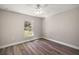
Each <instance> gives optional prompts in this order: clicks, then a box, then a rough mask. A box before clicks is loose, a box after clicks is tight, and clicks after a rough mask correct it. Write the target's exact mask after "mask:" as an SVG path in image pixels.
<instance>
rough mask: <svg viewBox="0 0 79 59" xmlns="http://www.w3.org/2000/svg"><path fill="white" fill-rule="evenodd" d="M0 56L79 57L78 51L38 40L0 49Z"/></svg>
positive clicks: (44, 40) (41, 39)
mask: <svg viewBox="0 0 79 59" xmlns="http://www.w3.org/2000/svg"><path fill="white" fill-rule="evenodd" d="M0 55H79V50H76V49H73V48H70V47H67V46H64V45H61V44H58V43H55V42H52V41H49V40H46V39H43V38H40V39H37V40H33V41H30V42H25V43H23V44H18V45H14V46H11V47H7V48H3V49H0Z"/></svg>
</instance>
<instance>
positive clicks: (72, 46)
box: [44, 37, 79, 50]
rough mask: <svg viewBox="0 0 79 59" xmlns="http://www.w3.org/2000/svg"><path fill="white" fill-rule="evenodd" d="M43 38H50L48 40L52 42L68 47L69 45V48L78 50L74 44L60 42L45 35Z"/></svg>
mask: <svg viewBox="0 0 79 59" xmlns="http://www.w3.org/2000/svg"><path fill="white" fill-rule="evenodd" d="M44 38H45V39H47V40H50V41H53V42H56V43H59V44H62V45H65V46H68V47H71V48H74V49H77V50H79V47H77V46H75V45H71V44H67V43H64V42H60V41H57V40H54V39H51V38H46V37H44Z"/></svg>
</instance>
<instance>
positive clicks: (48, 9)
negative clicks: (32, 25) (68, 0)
mask: <svg viewBox="0 0 79 59" xmlns="http://www.w3.org/2000/svg"><path fill="white" fill-rule="evenodd" d="M40 5H41V4H40ZM76 7H79V5H77V4H76V5H75V4H46V5H44V4H42V5H41V10H40V11H41V12H42V13H40V14H36V9H35V8H36V4H0V9H5V10H10V11H14V12H18V13H22V14H27V15H32V16H37V17H47V16H49V15H55V14H57V13H60V12H64V11H67V10H70V9H72V8H76Z"/></svg>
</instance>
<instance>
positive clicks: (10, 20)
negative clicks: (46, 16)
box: [0, 10, 42, 47]
mask: <svg viewBox="0 0 79 59" xmlns="http://www.w3.org/2000/svg"><path fill="white" fill-rule="evenodd" d="M26 20H28V21H31V22H32V25H33V32H34V37H40V36H41V33H42V25H41V23H42V18H39V17H33V16H28V15H23V14H19V13H15V12H10V11H5V10H0V47H1V46H5V45H9V44H13V43H17V42H21V41H24V40H27V38H26V39H24V35H23V34H24V21H26ZM28 40H30V38H29V39H28Z"/></svg>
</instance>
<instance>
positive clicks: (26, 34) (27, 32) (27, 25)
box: [24, 21, 33, 37]
mask: <svg viewBox="0 0 79 59" xmlns="http://www.w3.org/2000/svg"><path fill="white" fill-rule="evenodd" d="M31 36H33V32H32V24H31V23H30V22H28V21H25V23H24V37H31Z"/></svg>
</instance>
